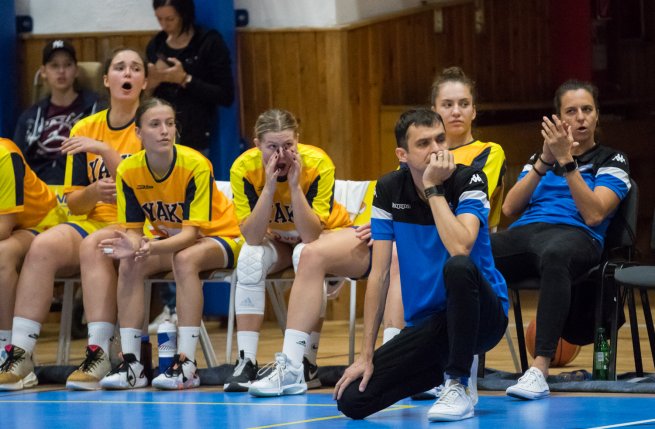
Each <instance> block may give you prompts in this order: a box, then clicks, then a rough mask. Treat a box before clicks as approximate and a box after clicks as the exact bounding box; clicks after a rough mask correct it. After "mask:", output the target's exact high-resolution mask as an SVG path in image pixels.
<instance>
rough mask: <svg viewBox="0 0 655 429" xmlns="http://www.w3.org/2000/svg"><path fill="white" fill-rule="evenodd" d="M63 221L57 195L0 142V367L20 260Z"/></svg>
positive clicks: (14, 150) (8, 338)
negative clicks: (35, 239) (49, 230)
mask: <svg viewBox="0 0 655 429" xmlns="http://www.w3.org/2000/svg"><path fill="white" fill-rule="evenodd" d="M65 221H66V214H65V213H64V211H63V210H62V209H61V207H59V204H58V203H57V197H56V195H55V194H54V193H53V192H52V191H51V190H50V188H48V185H46V184H45V183H43V182H42V181H41V180H40V179H39V178H38V177H37V176H36V174H35V173H34V171H32V169H31V168H30V167H29V166H28V165H27V162H26V161H25V158H24V157H23V154H22V153H21V151H20V149H19V148H18V146H16V145H15V144H14V143H13V142H12V141H11V140H8V139H3V138H0V364H2V363H3V362H4V360H5V357H6V351H5V347H6V346H9V344H11V321H12V317H13V314H14V301H15V297H16V284H17V283H18V273H19V272H20V267H21V265H22V263H23V258H24V257H25V254H26V253H27V251H28V249H29V248H30V244H31V243H32V241H34V238H35V237H36V236H37V235H38V234H39V233H41V232H43V231H45V230H47V229H48V228H50V227H53V226H55V225H57V224H59V223H61V222H65ZM28 384H29V381H28Z"/></svg>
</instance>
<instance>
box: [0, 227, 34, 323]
mask: <svg viewBox="0 0 655 429" xmlns="http://www.w3.org/2000/svg"><path fill="white" fill-rule="evenodd" d="M34 237H35V236H34V234H32V233H31V232H29V231H25V230H18V231H14V232H13V233H12V234H11V236H9V237H8V238H7V239H6V240H2V241H0V330H5V331H7V330H11V322H12V319H13V317H14V303H15V301H16V285H17V283H18V272H19V270H20V266H21V264H22V263H23V258H24V257H25V254H26V253H27V251H28V250H29V248H30V243H32V241H33V240H34Z"/></svg>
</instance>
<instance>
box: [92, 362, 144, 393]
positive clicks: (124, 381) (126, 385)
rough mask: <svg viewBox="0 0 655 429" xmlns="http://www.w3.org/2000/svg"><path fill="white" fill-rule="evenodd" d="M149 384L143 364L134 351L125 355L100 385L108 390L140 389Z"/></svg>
mask: <svg viewBox="0 0 655 429" xmlns="http://www.w3.org/2000/svg"><path fill="white" fill-rule="evenodd" d="M147 386H148V378H147V377H146V374H145V372H144V370H143V365H142V364H141V362H139V361H138V360H137V359H136V356H134V354H132V353H127V354H124V355H123V362H121V363H120V365H118V366H117V367H116V369H114V370H112V371H111V372H110V373H109V374H107V375H105V376H104V377H103V378H102V380H100V387H102V388H103V389H106V390H125V389H139V388H141V387H147Z"/></svg>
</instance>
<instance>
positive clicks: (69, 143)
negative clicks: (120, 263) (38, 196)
mask: <svg viewBox="0 0 655 429" xmlns="http://www.w3.org/2000/svg"><path fill="white" fill-rule="evenodd" d="M146 73H147V69H146V68H145V64H144V61H143V58H142V57H141V55H140V54H139V53H137V52H135V51H134V50H131V49H117V50H115V51H114V52H113V53H112V55H111V57H110V59H109V60H108V61H107V62H106V63H105V68H104V84H105V87H107V89H108V90H109V99H110V106H111V107H110V108H109V109H106V110H102V111H100V112H98V113H96V114H95V115H91V116H88V117H86V118H84V119H82V120H81V121H79V122H78V123H77V124H75V126H74V127H73V129H72V130H71V137H70V138H69V139H68V140H66V141H65V142H64V143H63V145H62V151H63V152H64V153H68V154H69V155H73V156H69V157H68V160H67V163H66V175H65V177H66V184H65V187H64V192H65V193H66V196H67V201H68V208H69V209H70V211H71V213H73V214H75V215H82V214H84V215H86V219H84V220H76V221H68V222H66V223H62V224H60V225H57V226H55V227H53V228H50V229H49V230H47V231H45V232H44V233H42V234H39V235H38V236H37V237H36V238H35V239H34V241H33V243H32V245H31V246H30V250H29V251H28V252H27V255H26V256H25V261H24V263H23V268H22V270H21V273H20V277H19V280H18V287H17V291H16V305H15V307H14V318H13V326H12V336H11V344H10V345H9V346H8V347H7V348H6V350H7V361H6V362H5V365H3V366H2V367H1V368H0V390H20V389H23V388H26V387H32V386H34V385H36V384H37V379H36V376H35V375H34V363H33V360H32V354H33V352H34V348H35V346H36V340H37V339H38V338H39V334H40V331H41V323H43V321H44V319H45V318H46V316H47V314H48V311H49V310H50V304H51V302H52V292H53V287H54V280H55V277H56V276H72V275H75V274H77V273H78V272H79V273H80V274H81V279H82V287H83V290H84V309H85V314H86V318H87V320H88V322H89V324H88V326H89V338H88V341H89V347H87V356H86V359H85V360H84V362H83V363H82V365H81V366H80V369H79V370H78V371H75V372H74V373H73V374H72V375H71V377H73V378H74V379H75V380H76V381H78V382H82V383H85V384H83V386H84V387H88V388H96V387H97V382H98V377H102V376H104V375H105V374H106V373H107V372H109V370H110V369H111V368H110V364H109V355H108V353H107V352H108V349H109V343H110V338H111V337H112V335H113V334H114V324H115V322H116V292H115V291H116V289H115V285H116V270H115V268H114V265H113V262H112V261H111V260H108V258H106V257H104V256H103V255H102V252H101V251H100V250H99V249H98V248H97V247H98V243H99V241H100V240H102V239H103V238H108V237H112V236H113V233H114V230H113V228H115V227H113V226H111V224H112V223H114V222H115V221H116V183H115V182H114V177H115V173H116V167H117V166H118V164H119V162H120V160H121V158H123V157H127V156H129V155H130V154H132V153H135V152H138V151H139V150H141V141H140V140H139V139H138V138H137V136H136V133H135V131H134V114H135V112H136V109H137V107H138V106H139V100H140V96H141V93H142V91H143V90H144V89H145V87H146V83H147V79H146ZM104 284H113V285H114V288H113V293H109V294H106V295H105V294H102V293H103V292H104V291H105V289H107V288H104V287H98V285H104ZM98 294H101V295H98ZM98 303H99V304H98ZM140 333H141V331H139V341H140V338H141V335H140ZM103 372H104V373H103ZM69 381H70V377H69Z"/></svg>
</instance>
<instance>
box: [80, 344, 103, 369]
mask: <svg viewBox="0 0 655 429" xmlns="http://www.w3.org/2000/svg"><path fill="white" fill-rule="evenodd" d="M99 353H100V349H97V350H96V351H95V352H94V351H93V350H91V349H90V348H89V347H87V348H86V357H85V358H84V362H82V365H80V368H81V369H82V371H84V372H86V371H88V370H90V369H95V367H96V366H98V363H99V362H100V359H99V358H98V354H99Z"/></svg>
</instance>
